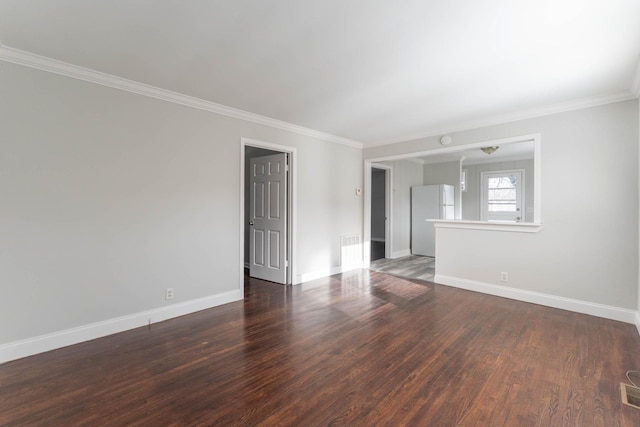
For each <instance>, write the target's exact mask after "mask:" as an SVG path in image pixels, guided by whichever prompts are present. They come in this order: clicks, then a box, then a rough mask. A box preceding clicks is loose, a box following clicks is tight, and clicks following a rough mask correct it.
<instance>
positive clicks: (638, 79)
mask: <svg viewBox="0 0 640 427" xmlns="http://www.w3.org/2000/svg"><path fill="white" fill-rule="evenodd" d="M631 93H632V94H633V96H635V97H636V98H640V57H638V64H637V65H636V72H635V74H634V75H633V83H632V84H631Z"/></svg>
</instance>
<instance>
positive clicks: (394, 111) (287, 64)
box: [0, 0, 640, 147]
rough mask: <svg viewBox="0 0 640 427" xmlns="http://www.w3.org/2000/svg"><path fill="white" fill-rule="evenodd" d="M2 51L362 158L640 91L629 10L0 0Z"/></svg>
mask: <svg viewBox="0 0 640 427" xmlns="http://www.w3.org/2000/svg"><path fill="white" fill-rule="evenodd" d="M0 43H2V44H3V45H4V46H7V47H9V48H14V49H20V50H23V51H27V52H31V53H34V54H37V55H42V56H44V57H47V58H52V59H56V60H59V61H64V62H66V63H69V64H74V65H78V66H82V67H86V68H89V69H92V70H97V71H101V72H103V73H107V74H110V75H113V76H117V77H121V78H125V79H129V80H132V81H136V82H141V83H145V84H148V85H152V86H156V87H158V88H162V89H166V90H170V91H173V92H177V93H181V94H185V95H189V96H192V97H196V98H200V99H203V100H206V101H210V102H215V103H218V104H223V105H226V106H229V107H234V108H237V109H240V110H244V111H247V112H251V113H254V114H258V115H261V116H266V117H269V118H273V119H277V120H280V121H284V122H288V123H292V124H295V125H298V126H303V127H306V128H310V129H314V130H317V131H320V132H324V133H328V134H332V135H337V136H340V137H343V138H348V139H351V140H354V141H358V142H362V143H363V144H364V146H365V147H366V146H372V145H377V144H381V143H387V142H397V141H401V140H406V139H411V138H415V137H420V136H427V135H436V134H441V133H445V132H451V131H455V130H461V129H464V128H465V127H471V126H472V125H473V126H477V125H482V124H489V123H492V122H496V121H500V120H508V119H510V118H511V119H513V118H516V117H522V116H526V115H527V114H528V115H532V114H535V113H536V112H543V111H551V110H553V109H554V108H555V109H559V108H560V109H561V108H563V106H565V107H566V106H571V105H590V104H597V103H602V102H606V101H608V100H609V101H610V100H617V99H629V98H632V97H634V96H637V93H638V86H639V85H640V82H639V81H638V80H639V79H640V77H638V73H639V71H638V58H639V56H640V1H638V0H606V1H604V0H546V1H545V0H532V1H516V0H484V1H473V0H404V1H398V0H396V1H392V0H388V1H384V0H377V1H375V0H305V1H302V0H273V1H267V0H228V1H214V0H190V1H182V0H108V1H107V0H102V1H86V0H56V1H51V0H32V1H25V0H2V1H0Z"/></svg>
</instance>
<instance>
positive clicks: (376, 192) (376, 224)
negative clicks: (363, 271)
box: [371, 168, 387, 262]
mask: <svg viewBox="0 0 640 427" xmlns="http://www.w3.org/2000/svg"><path fill="white" fill-rule="evenodd" d="M386 174H387V173H386V170H384V169H378V168H371V261H372V262H373V261H376V260H379V259H382V258H385V247H386V238H385V235H386V229H387V226H386V222H387V213H386V211H385V200H386V185H385V181H386Z"/></svg>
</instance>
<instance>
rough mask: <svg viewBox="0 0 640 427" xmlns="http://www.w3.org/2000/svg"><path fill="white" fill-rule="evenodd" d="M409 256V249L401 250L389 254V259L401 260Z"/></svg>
mask: <svg viewBox="0 0 640 427" xmlns="http://www.w3.org/2000/svg"><path fill="white" fill-rule="evenodd" d="M409 255H411V249H403V250H401V251H393V252H391V259H396V258H402V257H403V256H409Z"/></svg>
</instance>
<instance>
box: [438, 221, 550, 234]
mask: <svg viewBox="0 0 640 427" xmlns="http://www.w3.org/2000/svg"><path fill="white" fill-rule="evenodd" d="M427 221H429V222H433V225H434V226H435V227H436V228H459V229H466V230H488V231H511V232H516V233H537V232H538V231H540V230H541V229H542V224H539V223H533V222H484V221H463V220H450V219H428V220H427Z"/></svg>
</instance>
